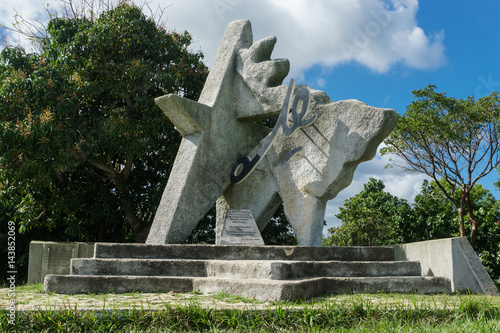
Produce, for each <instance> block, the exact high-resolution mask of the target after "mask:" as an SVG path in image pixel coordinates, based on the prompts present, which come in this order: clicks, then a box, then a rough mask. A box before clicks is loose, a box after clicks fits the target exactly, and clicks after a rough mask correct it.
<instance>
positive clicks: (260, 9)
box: [167, 0, 445, 76]
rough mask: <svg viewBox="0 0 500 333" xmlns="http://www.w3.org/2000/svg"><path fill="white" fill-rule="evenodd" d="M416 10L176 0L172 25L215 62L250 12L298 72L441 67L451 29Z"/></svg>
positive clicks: (373, 0) (411, 2) (270, 0)
mask: <svg viewBox="0 0 500 333" xmlns="http://www.w3.org/2000/svg"><path fill="white" fill-rule="evenodd" d="M201 3H203V4H201ZM193 8H197V9H196V10H194V9H193ZM417 12H418V1H417V0H391V1H387V0H349V1H346V0H332V1H328V2H327V1H321V0H310V1H301V0H289V1H278V0H252V1H251V2H250V1H244V0H218V1H203V2H201V1H200V0H172V5H171V7H170V8H169V10H168V20H167V25H168V26H173V27H176V28H180V29H187V30H188V31H190V32H192V33H193V36H194V37H195V39H196V40H197V41H198V42H199V47H200V48H201V49H202V50H203V51H204V52H205V53H206V56H207V61H208V63H210V62H211V61H212V59H213V56H214V55H215V51H216V49H217V45H218V42H219V40H220V37H221V36H222V33H223V31H224V29H225V27H226V25H227V24H228V23H229V22H230V21H232V20H236V19H242V18H247V19H250V21H251V22H252V25H253V30H254V38H255V39H260V38H263V37H267V36H268V35H270V34H272V35H276V36H277V37H278V44H277V45H276V49H275V52H274V56H275V57H286V58H288V59H290V62H291V65H292V74H293V75H299V76H300V73H302V72H303V71H304V70H307V69H308V68H310V67H312V66H313V65H317V64H321V65H324V66H335V65H338V64H342V63H345V62H350V61H356V62H358V63H361V64H363V65H365V66H366V67H368V68H370V69H371V70H374V71H376V72H385V71H387V70H388V69H389V68H390V67H391V66H392V65H394V64H396V63H403V64H405V65H406V66H408V67H412V68H418V69H430V68H434V67H437V66H440V65H442V64H443V63H444V62H445V56H444V46H443V38H444V33H443V32H442V31H441V32H430V33H426V32H424V31H423V30H422V28H421V27H419V26H418V23H417V21H416V14H417Z"/></svg>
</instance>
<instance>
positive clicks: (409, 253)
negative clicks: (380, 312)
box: [394, 237, 498, 295]
mask: <svg viewBox="0 0 500 333" xmlns="http://www.w3.org/2000/svg"><path fill="white" fill-rule="evenodd" d="M394 249H395V256H396V260H416V261H419V262H420V264H421V265H422V274H423V276H443V277H445V278H447V279H449V280H450V283H451V289H452V290H453V291H460V292H462V293H466V292H468V291H471V292H473V293H479V294H487V295H498V290H497V288H496V286H495V284H494V282H493V280H492V279H491V277H490V276H489V274H488V272H486V269H485V268H484V266H483V265H482V263H481V260H480V259H479V257H478V256H477V254H476V252H474V250H473V249H472V246H471V245H470V243H469V241H468V240H467V238H465V237H460V238H448V239H438V240H431V241H425V242H417V243H410V244H399V245H394Z"/></svg>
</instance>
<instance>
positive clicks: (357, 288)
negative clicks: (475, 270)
mask: <svg viewBox="0 0 500 333" xmlns="http://www.w3.org/2000/svg"><path fill="white" fill-rule="evenodd" d="M44 287H45V290H50V291H52V292H55V293H64V294H76V293H101V292H106V293H108V292H116V293H126V292H132V291H138V290H140V291H142V292H145V293H148V292H169V291H172V292H192V291H201V292H204V293H220V292H225V293H229V294H232V295H240V296H244V297H250V298H255V299H258V300H274V301H278V300H298V299H306V298H310V297H313V296H316V295H321V294H349V293H353V292H354V293H381V292H388V291H390V292H401V293H412V292H416V293H419V294H433V293H442V292H449V290H450V283H449V280H447V279H444V278H439V277H404V278H402V277H370V278H364V277H338V278H312V279H303V280H293V281H283V280H271V281H263V280H234V279H221V278H185V277H164V276H155V277H150V276H81V275H47V277H46V279H45V283H44Z"/></svg>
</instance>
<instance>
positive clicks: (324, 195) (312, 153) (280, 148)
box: [147, 20, 397, 246]
mask: <svg viewBox="0 0 500 333" xmlns="http://www.w3.org/2000/svg"><path fill="white" fill-rule="evenodd" d="M275 43H276V38H275V37H268V38H265V39H262V40H260V41H257V42H255V43H253V37H252V30H251V25H250V22H249V21H247V20H241V21H235V22H232V23H230V24H229V26H228V27H227V29H226V32H225V33H224V37H223V38H222V41H221V44H220V46H219V50H218V51H217V55H216V57H215V60H214V62H213V65H212V68H211V70H210V74H209V76H208V78H207V82H206V84H205V86H204V88H203V91H202V93H201V96H200V99H199V101H198V102H195V101H191V100H188V99H185V98H182V97H179V96H177V95H167V96H163V97H160V98H157V100H156V103H157V104H158V105H159V107H160V108H161V109H162V110H163V111H164V112H165V114H166V115H167V116H168V117H169V119H170V120H171V121H172V122H173V123H174V125H175V126H176V128H177V130H178V131H179V132H180V133H181V134H182V136H183V139H182V142H181V145H180V148H179V152H178V154H177V157H176V160H175V163H174V166H173V169H172V172H171V174H170V178H169V180H168V183H167V186H166V188H165V191H164V194H163V197H162V199H161V203H160V206H159V207H158V210H157V213H156V216H155V219H154V222H153V225H152V227H151V231H150V233H149V236H148V239H147V243H149V244H163V243H174V244H175V243H183V242H184V241H185V239H186V238H187V237H188V236H189V235H190V233H191V232H192V230H193V229H194V228H195V227H196V225H197V223H198V222H199V221H200V220H201V219H202V218H203V216H204V215H205V214H206V213H207V212H208V210H209V209H210V208H211V207H212V206H213V204H214V203H215V202H216V201H217V218H218V219H219V220H220V219H221V218H222V216H224V214H223V212H224V211H225V210H226V209H228V208H232V209H249V210H251V211H252V213H253V216H254V217H255V219H256V221H257V224H258V226H259V229H260V230H262V229H263V228H264V227H265V225H266V224H267V223H268V222H269V220H270V218H271V217H272V215H273V213H274V212H275V211H276V209H277V208H278V207H279V205H280V204H281V202H283V205H284V209H285V214H286V216H287V218H288V220H289V222H290V224H291V225H292V227H293V229H294V231H295V233H296V235H297V238H298V241H299V245H301V246H321V236H322V228H323V219H324V214H325V207H326V203H327V201H328V200H330V199H332V198H334V197H335V196H336V195H337V193H338V192H340V191H341V190H342V189H344V188H345V187H347V186H348V185H349V184H350V183H351V181H352V177H353V173H354V170H355V168H356V167H357V165H358V164H359V163H360V162H362V161H367V160H369V159H371V158H373V156H374V155H375V153H376V149H377V147H378V145H379V144H380V143H381V142H382V140H383V139H384V138H385V137H386V136H387V135H389V133H390V131H391V130H392V129H393V128H394V126H395V125H396V122H397V114H396V112H394V111H393V110H389V109H378V108H374V107H370V106H368V105H366V104H364V103H362V102H359V101H355V100H347V101H340V102H332V101H331V100H330V99H329V98H328V96H327V95H326V94H325V93H324V92H321V91H316V90H312V89H310V88H309V87H305V86H303V87H297V88H296V89H294V87H293V85H294V83H293V82H294V81H293V80H292V81H291V84H290V86H287V85H281V83H282V81H283V79H284V78H285V77H286V75H287V74H288V71H289V63H288V60H286V59H278V60H271V59H270V57H271V53H272V50H273V48H274V45H275ZM298 88H300V89H298ZM299 95H300V98H298V99H297V98H295V99H294V101H295V100H297V101H299V104H298V105H293V107H295V109H299V110H300V111H299V112H298V113H297V112H295V113H292V114H289V112H288V110H289V106H287V105H288V104H287V103H288V102H287V101H289V103H290V106H292V105H291V103H292V102H291V100H292V99H293V96H297V97H298V96H299ZM307 101H309V102H310V105H309V103H306V102H307ZM306 104H307V105H306ZM293 107H292V109H293ZM282 108H283V110H281V109H282ZM277 115H280V117H279V118H278V122H277V125H276V126H282V128H275V129H274V130H273V132H271V129H268V128H266V127H264V126H260V125H257V124H255V120H257V119H265V118H272V117H276V116H277ZM299 123H301V124H299ZM287 129H291V130H290V131H288V133H284V131H286V130H287ZM257 154H259V155H262V156H256V155H257ZM264 155H265V156H264ZM244 156H248V158H246V159H245V158H244ZM242 157H243V158H242ZM252 157H255V158H253V159H252ZM250 159H252V160H253V161H256V160H259V162H260V163H259V164H256V165H255V166H254V168H255V170H254V169H252V170H246V169H245V168H246V167H247V165H243V164H242V166H243V168H242V167H241V166H240V167H239V168H238V165H239V164H241V163H243V162H241V161H247V162H248V161H250ZM237 161H238V162H237ZM247 162H244V163H247ZM233 167H235V168H233ZM242 169H243V170H244V171H245V170H246V171H250V172H248V176H247V178H246V179H243V180H241V179H237V178H238V177H235V176H237V175H238V174H241V173H242V172H243V171H242ZM235 170H236V171H235ZM252 171H253V172H252ZM230 175H232V177H230ZM240 178H241V177H240ZM231 179H232V180H233V182H234V183H236V184H231ZM219 220H218V225H219V224H220V223H221V222H222V221H219Z"/></svg>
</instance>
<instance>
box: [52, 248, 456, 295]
mask: <svg viewBox="0 0 500 333" xmlns="http://www.w3.org/2000/svg"><path fill="white" fill-rule="evenodd" d="M394 258H395V254H394V248H393V247H293V246H252V247H249V246H239V245H147V244H111V243H96V244H95V252H94V257H93V258H86V259H72V260H71V273H70V275H47V276H46V277H45V281H44V286H45V290H46V291H51V292H56V293H62V294H74V293H100V292H116V293H125V292H131V291H142V292H169V291H173V292H192V291H201V292H204V293H219V292H227V293H229V294H234V295H241V296H245V297H250V298H256V299H259V300H296V299H306V298H310V297H313V296H317V295H322V294H344V293H379V292H401V293H420V294H424V293H425V294H429V293H449V292H450V291H451V287H450V281H449V280H448V279H446V278H443V277H423V276H422V272H421V267H420V263H419V262H415V261H395V259H394Z"/></svg>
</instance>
